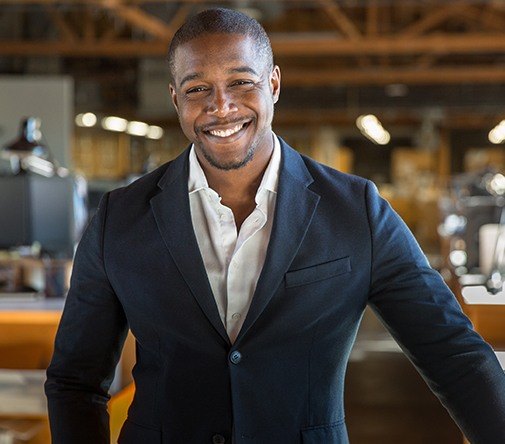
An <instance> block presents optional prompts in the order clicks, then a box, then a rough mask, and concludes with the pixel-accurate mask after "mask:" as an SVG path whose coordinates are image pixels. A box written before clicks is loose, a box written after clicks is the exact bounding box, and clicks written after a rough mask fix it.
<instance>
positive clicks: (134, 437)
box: [117, 419, 161, 444]
mask: <svg viewBox="0 0 505 444" xmlns="http://www.w3.org/2000/svg"><path fill="white" fill-rule="evenodd" d="M117 442H118V444H138V443H141V442H142V443H144V442H145V443H149V444H161V431H160V430H155V429H151V428H149V427H144V426H142V425H140V424H136V423H134V422H133V421H131V420H130V419H127V420H126V421H125V423H124V425H123V428H122V429H121V433H120V434H119V438H118V441H117Z"/></svg>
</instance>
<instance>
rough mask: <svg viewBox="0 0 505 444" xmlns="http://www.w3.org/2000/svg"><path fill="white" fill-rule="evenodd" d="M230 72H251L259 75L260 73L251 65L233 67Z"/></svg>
mask: <svg viewBox="0 0 505 444" xmlns="http://www.w3.org/2000/svg"><path fill="white" fill-rule="evenodd" d="M228 72H229V73H232V74H233V73H244V72H245V73H249V74H253V75H255V76H258V77H259V74H258V73H257V72H256V71H255V70H254V69H252V68H250V67H249V66H239V67H238V68H232V69H229V70H228Z"/></svg>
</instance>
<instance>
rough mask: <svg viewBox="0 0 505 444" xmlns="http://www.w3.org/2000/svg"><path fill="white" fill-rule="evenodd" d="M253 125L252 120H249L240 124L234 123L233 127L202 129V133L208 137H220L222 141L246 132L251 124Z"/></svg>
mask: <svg viewBox="0 0 505 444" xmlns="http://www.w3.org/2000/svg"><path fill="white" fill-rule="evenodd" d="M250 123H251V120H247V121H245V122H240V123H233V124H232V126H230V125H229V124H228V125H215V126H212V127H210V128H208V127H207V128H205V129H202V132H203V133H204V134H205V135H207V136H209V135H210V136H214V137H218V138H220V139H226V138H228V137H231V136H233V135H235V134H237V133H239V132H240V131H241V130H245V129H246V128H247V127H248V126H249V124H250Z"/></svg>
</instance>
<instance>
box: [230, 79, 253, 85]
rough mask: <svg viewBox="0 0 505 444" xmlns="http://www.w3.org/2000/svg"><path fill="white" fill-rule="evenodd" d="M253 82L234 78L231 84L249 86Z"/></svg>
mask: <svg viewBox="0 0 505 444" xmlns="http://www.w3.org/2000/svg"><path fill="white" fill-rule="evenodd" d="M253 84H254V82H253V81H252V80H236V81H235V82H233V83H232V86H244V85H246V86H249V85H253Z"/></svg>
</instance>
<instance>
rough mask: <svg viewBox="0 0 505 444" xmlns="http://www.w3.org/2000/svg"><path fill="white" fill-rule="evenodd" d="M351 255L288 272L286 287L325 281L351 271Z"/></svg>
mask: <svg viewBox="0 0 505 444" xmlns="http://www.w3.org/2000/svg"><path fill="white" fill-rule="evenodd" d="M351 269H352V268H351V258H350V257H349V256H346V257H342V258H340V259H336V260H334V261H330V262H325V263H323V264H318V265H313V266H312V267H307V268H302V269H300V270H293V271H288V272H287V273H286V288H289V287H297V286H299V285H306V284H311V283H313V282H318V281H323V280H325V279H329V278H332V277H335V276H338V275H340V274H344V273H349V272H350V271H351Z"/></svg>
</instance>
